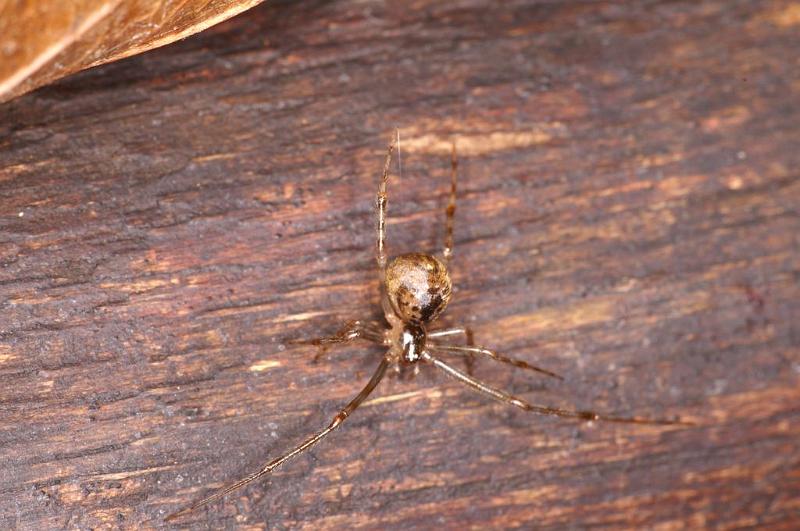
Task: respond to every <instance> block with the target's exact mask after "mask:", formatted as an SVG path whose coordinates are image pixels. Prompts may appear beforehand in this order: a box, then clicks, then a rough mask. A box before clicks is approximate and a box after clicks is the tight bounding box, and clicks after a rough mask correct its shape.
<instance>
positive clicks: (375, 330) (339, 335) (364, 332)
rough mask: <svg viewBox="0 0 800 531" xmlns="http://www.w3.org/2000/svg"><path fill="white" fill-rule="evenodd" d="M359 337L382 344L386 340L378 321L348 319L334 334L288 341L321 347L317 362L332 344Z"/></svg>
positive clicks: (316, 357)
mask: <svg viewBox="0 0 800 531" xmlns="http://www.w3.org/2000/svg"><path fill="white" fill-rule="evenodd" d="M359 338H361V339H366V340H367V341H371V342H373V343H379V344H381V345H382V344H384V342H385V335H384V329H383V328H382V327H381V325H379V324H378V323H365V322H363V321H348V322H347V323H345V324H344V326H342V328H340V329H339V331H338V332H336V333H335V334H334V335H332V336H328V337H318V338H314V339H290V340H289V341H287V343H289V344H291V345H313V346H316V347H319V351H318V352H317V354H316V355H315V356H314V362H317V361H319V359H320V358H321V357H322V356H324V355H325V353H326V352H328V349H329V348H330V347H331V345H336V344H338V343H347V342H349V341H353V340H355V339H359Z"/></svg>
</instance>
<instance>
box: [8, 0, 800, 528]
mask: <svg viewBox="0 0 800 531" xmlns="http://www.w3.org/2000/svg"><path fill="white" fill-rule="evenodd" d="M798 49H800V11H798V8H797V5H796V4H795V3H793V2H789V1H774V2H766V1H755V0H752V1H735V2H729V1H722V0H715V1H705V2H692V1H685V2H666V1H664V2H659V1H652V2H628V3H612V2H605V1H601V2H586V3H574V2H570V3H549V2H503V3H497V2H490V1H478V0H475V1H465V2H458V3H452V2H435V1H421V2H415V3H413V4H409V3H392V4H384V3H380V2H335V3H328V2H301V3H294V2H275V3H272V2H269V3H267V4H265V5H263V6H260V7H258V8H256V9H254V10H252V11H250V12H248V13H246V14H245V15H244V16H242V17H239V18H237V19H234V20H232V21H230V22H228V23H225V24H223V25H221V26H219V27H217V28H215V29H212V30H210V31H209V32H206V33H205V34H202V35H200V36H198V37H195V38H192V39H188V40H186V41H184V42H182V43H180V44H178V45H174V46H169V47H167V48H164V49H160V50H157V51H155V52H152V53H147V54H144V55H142V56H138V57H135V58H132V59H128V60H125V61H122V62H119V63H115V64H112V65H107V66H105V67H102V68H98V69H95V70H91V71H88V72H85V73H82V74H80V75H78V76H75V77H72V78H70V79H67V80H65V81H62V82H60V83H58V84H57V85H55V86H51V87H48V88H45V89H42V90H39V91H37V92H35V93H33V94H30V95H27V96H24V97H22V98H20V99H18V100H15V101H13V102H11V103H9V104H6V105H5V106H3V107H2V108H0V216H2V217H0V223H1V224H2V225H0V231H1V232H0V264H2V269H0V381H1V382H2V385H1V386H0V470H2V474H0V527H2V528H4V529H8V528H14V527H18V528H22V529H47V528H49V529H52V528H70V529H89V528H108V527H121V528H143V527H144V528H146V527H160V526H162V525H163V524H162V520H161V519H162V518H163V517H164V516H165V515H166V514H167V513H168V512H170V511H172V510H175V509H177V508H179V507H181V506H183V505H185V504H186V503H188V502H190V501H193V500H196V499H198V498H199V497H200V496H202V495H203V494H206V493H208V492H209V490H210V488H211V487H216V486H219V485H221V484H222V483H225V482H228V481H230V480H233V479H236V478H238V477H239V476H241V475H242V474H243V473H246V472H249V471H251V470H252V469H253V468H254V467H256V466H258V464H260V463H261V462H262V461H264V460H266V459H267V458H269V457H271V456H274V455H275V454H276V453H278V452H280V451H282V450H284V449H286V448H288V447H290V446H291V445H293V444H294V443H296V442H297V441H298V440H299V439H300V438H301V437H303V436H304V435H306V434H308V433H310V432H312V431H313V430H316V429H318V428H320V427H322V426H323V425H324V424H325V423H327V421H328V420H329V419H330V417H331V416H332V415H333V414H334V413H335V411H336V409H337V408H338V407H340V406H341V405H342V404H344V403H345V402H346V401H347V400H348V399H349V398H351V397H352V396H353V395H354V394H355V393H356V392H357V391H358V389H360V388H361V386H362V385H363V384H364V383H365V382H366V380H367V379H368V378H369V375H370V373H371V371H372V370H373V368H374V367H375V365H376V364H377V359H378V357H379V356H380V350H379V349H375V348H372V347H369V346H366V345H353V346H352V347H347V348H341V349H338V350H336V351H334V352H332V353H331V355H330V356H329V357H328V358H325V359H323V360H321V361H320V362H319V363H317V364H314V363H313V362H312V361H311V360H312V357H313V352H312V351H311V350H309V349H307V348H299V347H294V346H288V345H286V343H285V341H286V339H288V338H292V337H298V336H311V335H316V334H319V333H321V332H328V331H333V330H335V329H336V328H337V327H338V326H339V324H340V323H341V322H342V321H343V320H345V319H348V318H353V317H362V316H374V315H377V314H378V312H379V309H378V305H377V281H376V278H375V271H374V259H373V245H374V232H373V231H374V218H373V209H372V207H373V194H374V191H375V189H376V185H377V179H378V176H379V172H380V166H381V163H382V158H383V153H384V149H385V144H386V142H387V141H388V138H389V135H390V134H391V130H392V127H393V126H394V125H398V126H399V127H400V128H401V132H402V137H403V175H402V178H394V179H393V180H392V181H391V183H390V186H389V193H390V202H389V211H390V216H391V220H390V223H389V245H390V252H392V253H398V252H404V251H411V250H429V251H433V250H437V249H439V248H440V246H441V240H442V232H443V230H444V217H443V209H444V206H445V205H446V201H447V185H448V172H449V161H448V157H447V147H448V142H449V139H450V138H451V137H455V138H456V139H457V140H458V143H459V147H460V153H461V174H460V175H461V181H460V184H461V188H460V190H461V193H460V196H459V210H458V212H457V225H456V249H455V262H454V273H453V276H454V281H455V284H456V292H455V294H454V297H453V301H452V303H451V306H450V307H449V308H448V310H447V312H446V314H445V317H444V320H443V321H444V323H445V324H455V323H469V324H470V325H471V326H473V327H474V328H475V330H476V333H477V338H478V341H479V343H481V344H485V345H487V346H490V347H494V348H497V349H498V350H500V351H502V352H503V353H505V354H508V355H514V356H518V357H521V358H523V359H526V360H530V361H534V362H536V363H537V364H540V365H542V366H544V367H546V368H549V369H552V370H555V371H557V372H559V373H561V374H563V375H565V376H567V380H566V381H565V382H563V383H561V382H557V381H550V380H546V379H542V378H538V377H536V376H535V375H531V374H528V373H524V372H522V371H511V370H509V369H508V368H507V367H503V366H496V365H492V364H490V363H487V362H481V363H480V364H479V365H478V366H477V374H478V375H480V376H481V377H483V378H485V379H486V380H488V381H492V382H495V383H497V384H499V385H502V386H503V387H504V388H506V389H510V390H513V391H514V392H516V393H519V394H521V395H522V396H524V397H527V398H529V399H532V400H537V401H540V402H545V403H549V404H553V405H563V406H575V407H582V408H585V407H595V408H597V409H600V410H602V411H608V412H612V413H617V414H636V415H649V416H673V415H679V416H681V417H682V418H688V419H693V420H695V421H697V422H699V423H701V424H702V425H701V426H698V427H697V428H692V429H675V428H667V429H664V428H656V427H645V426H624V425H607V424H606V425H603V424H580V423H575V422H569V421H564V420H553V419H543V418H539V417H535V416H532V415H528V414H526V413H524V412H519V411H514V410H511V409H509V408H507V407H503V406H502V405H499V404H493V403H489V402H487V401H486V400H484V399H482V398H480V397H477V396H474V395H472V394H470V392H469V391H468V390H467V389H464V388H461V387H459V386H457V385H455V384H453V383H451V382H449V381H446V380H445V379H444V378H443V377H441V376H439V375H436V374H433V373H432V372H431V371H423V373H422V374H421V375H420V376H418V377H417V378H416V379H415V380H406V379H397V378H390V379H388V380H387V381H385V382H384V383H383V384H382V385H381V386H380V387H379V388H378V391H377V395H376V397H375V399H374V400H372V401H371V402H370V403H368V405H366V406H365V407H363V408H362V409H360V410H359V411H358V412H357V414H356V415H354V417H353V418H352V419H351V420H349V421H348V423H347V424H346V425H345V426H344V427H343V428H342V429H341V430H340V431H338V432H336V433H335V434H334V435H333V436H331V438H329V439H328V440H327V441H326V442H325V443H323V444H321V445H320V446H319V447H318V448H316V449H314V450H313V451H312V452H311V453H310V454H309V455H306V456H303V457H301V458H299V459H298V460H296V461H295V462H292V463H291V464H289V465H287V466H286V467H285V468H283V469H281V470H280V471H278V472H277V473H276V474H274V476H273V477H271V478H269V479H267V480H266V481H263V482H260V483H258V484H256V485H253V486H251V487H249V488H247V489H245V490H244V491H242V492H239V493H237V494H236V495H232V496H229V497H228V498H227V499H226V500H225V501H224V502H222V503H216V504H214V505H212V506H211V507H210V508H207V509H204V510H202V511H200V512H198V513H197V514H194V515H192V516H191V517H188V518H187V519H186V520H185V521H184V522H185V523H187V524H189V525H193V526H196V527H201V528H202V527H206V526H209V527H212V528H219V527H225V528H235V527H238V526H243V527H244V526H252V527H251V528H264V527H270V528H278V529H281V528H302V529H332V528H370V529H377V528H387V527H388V528H404V529H408V528H419V529H424V528H432V527H437V528H442V527H446V528H452V527H456V526H474V527H475V528H489V527H491V528H500V527H502V528H513V527H523V528H531V527H557V528H564V527H573V528H585V527H589V526H593V525H606V526H610V527H620V528H622V527H628V528H639V529H641V528H645V527H647V528H654V527H658V528H660V529H677V528H682V527H689V528H700V527H706V526H707V527H714V528H734V527H738V526H751V525H752V526H763V527H772V528H777V527H783V528H790V527H793V526H797V525H798V523H799V522H800V411H798V401H799V400H800V390H799V389H798V381H799V380H800V347H799V346H798V344H799V343H800V324H798V323H800V240H798V238H799V237H800V236H798V235H799V234H800V218H799V217H798V205H799V204H800V179H799V178H798V167H800V149H798V138H800V97H799V96H800V61H799V60H798V57H799V56H798V54H797V50H798Z"/></svg>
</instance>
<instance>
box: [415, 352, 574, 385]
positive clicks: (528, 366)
mask: <svg viewBox="0 0 800 531" xmlns="http://www.w3.org/2000/svg"><path fill="white" fill-rule="evenodd" d="M428 348H429V349H430V350H431V351H433V352H442V353H448V354H466V355H468V354H480V355H481V356H486V357H487V358H491V359H493V360H495V361H499V362H500V363H507V364H508V365H513V366H514V367H518V368H520V369H527V370H529V371H535V372H538V373H541V374H544V375H547V376H550V377H552V378H557V379H559V380H563V379H564V377H563V376H560V375H558V374H556V373H554V372H552V371H548V370H547V369H542V368H541V367H537V366H536V365H531V364H530V363H528V362H525V361H522V360H519V359H516V358H509V357H508V356H504V355H502V354H498V353H497V352H495V351H493V350H489V349H488V348H483V347H459V346H454V345H439V344H436V343H434V344H431V343H429V344H428Z"/></svg>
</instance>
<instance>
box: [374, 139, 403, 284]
mask: <svg viewBox="0 0 800 531" xmlns="http://www.w3.org/2000/svg"><path fill="white" fill-rule="evenodd" d="M395 133H396V135H395V138H392V141H391V142H390V143H389V148H388V150H387V153H386V161H385V162H384V163H383V175H382V176H381V182H380V185H379V186H378V196H377V200H376V201H377V206H378V245H377V251H376V254H377V256H376V258H377V261H378V273H379V274H380V281H381V282H383V280H384V276H385V275H384V273H385V272H386V204H387V202H388V197H389V196H388V194H387V192H386V183H387V181H388V180H389V166H390V165H391V163H392V151H394V146H395V143H396V142H397V137H399V136H400V131H399V130H397V131H395Z"/></svg>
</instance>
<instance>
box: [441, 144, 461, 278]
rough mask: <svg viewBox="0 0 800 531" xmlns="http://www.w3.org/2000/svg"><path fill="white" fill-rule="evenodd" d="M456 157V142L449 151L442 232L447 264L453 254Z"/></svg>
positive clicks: (443, 252)
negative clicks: (448, 171) (447, 185)
mask: <svg viewBox="0 0 800 531" xmlns="http://www.w3.org/2000/svg"><path fill="white" fill-rule="evenodd" d="M457 170H458V158H456V143H455V142H453V148H452V151H451V152H450V199H449V201H448V202H447V210H446V221H445V234H444V250H443V251H442V254H443V255H444V263H445V264H449V263H450V258H452V256H453V226H454V224H455V216H456V177H457V173H458V171H457Z"/></svg>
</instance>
